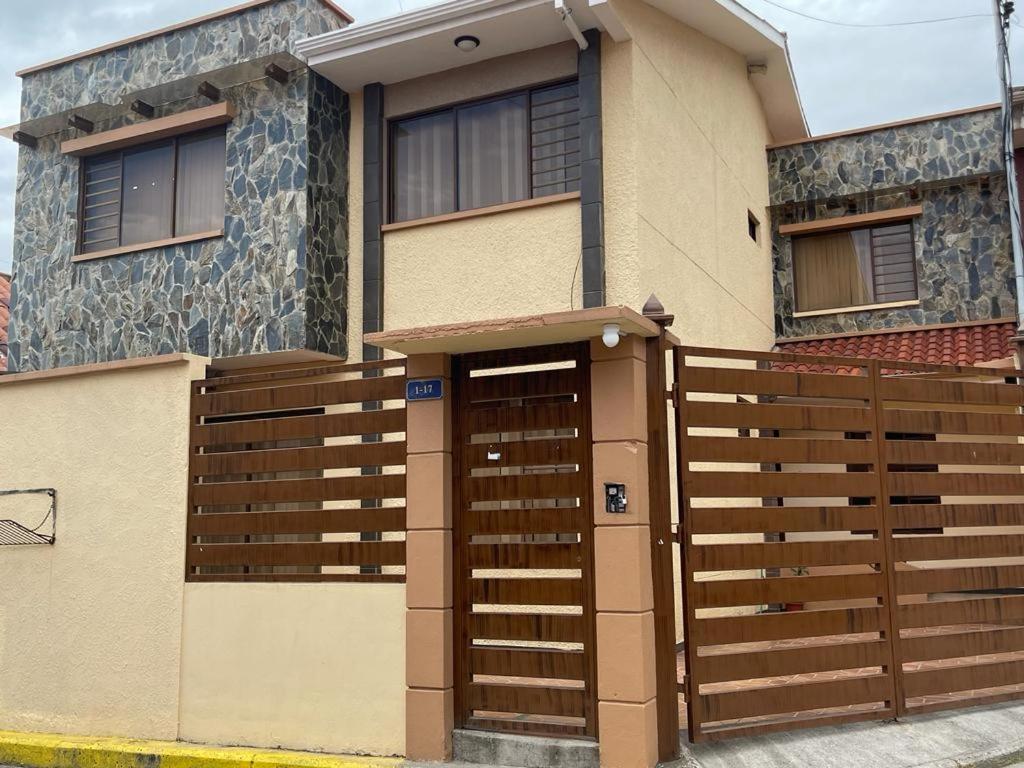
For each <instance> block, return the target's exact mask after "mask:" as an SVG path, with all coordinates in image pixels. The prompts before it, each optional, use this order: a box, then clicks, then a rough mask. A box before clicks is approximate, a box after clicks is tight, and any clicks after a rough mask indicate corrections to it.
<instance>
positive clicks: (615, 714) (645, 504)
mask: <svg viewBox="0 0 1024 768" xmlns="http://www.w3.org/2000/svg"><path fill="white" fill-rule="evenodd" d="M590 350H591V361H592V363H591V408H592V417H593V418H592V422H593V439H594V446H593V457H594V525H595V529H594V573H595V598H596V608H597V697H598V740H599V742H600V749H601V765H602V766H603V768H652V766H655V765H656V764H657V762H658V717H657V704H656V695H657V682H656V675H655V667H656V664H655V640H654V586H653V580H652V576H651V534H650V502H649V494H648V488H649V472H648V465H647V461H648V458H647V384H646V382H647V374H646V349H645V344H644V339H642V338H639V337H637V336H634V335H629V336H626V337H625V338H623V339H622V340H621V341H620V343H619V344H618V346H616V347H614V348H613V349H608V348H607V347H605V346H604V344H603V343H602V341H601V340H600V339H594V340H592V341H591V346H590ZM606 482H617V483H625V485H626V498H627V507H626V512H625V513H608V512H606V511H605V490H604V484H605V483H606Z"/></svg>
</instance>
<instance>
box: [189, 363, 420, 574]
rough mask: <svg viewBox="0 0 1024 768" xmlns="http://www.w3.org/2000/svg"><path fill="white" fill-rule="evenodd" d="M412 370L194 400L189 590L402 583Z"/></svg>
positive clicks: (372, 366)
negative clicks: (201, 584) (197, 585)
mask: <svg viewBox="0 0 1024 768" xmlns="http://www.w3.org/2000/svg"><path fill="white" fill-rule="evenodd" d="M405 380H406V379H405V361H404V360H387V361H376V362H368V363H355V364H332V365H324V366H318V367H308V368H296V369H290V370H279V371H270V372H265V373H250V374H241V375H235V376H222V377H217V378H211V379H206V380H204V381H198V382H195V383H194V384H193V391H192V415H191V418H192V424H191V441H190V442H191V444H190V451H189V484H190V485H189V515H188V540H187V559H186V579H187V580H189V581H404V580H405V458H406V445H405V401H404V398H405Z"/></svg>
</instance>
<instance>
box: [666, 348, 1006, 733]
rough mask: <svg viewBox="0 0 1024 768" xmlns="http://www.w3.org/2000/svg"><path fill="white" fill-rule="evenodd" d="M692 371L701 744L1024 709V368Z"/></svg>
mask: <svg viewBox="0 0 1024 768" xmlns="http://www.w3.org/2000/svg"><path fill="white" fill-rule="evenodd" d="M675 373H676V381H677V383H676V390H675V395H674V399H675V403H676V406H677V407H676V409H675V410H676V438H677V457H676V459H677V474H678V478H677V481H678V483H679V486H678V487H679V498H680V500H681V505H680V508H681V524H680V526H679V530H678V541H679V543H680V544H681V550H682V551H681V561H682V564H683V566H682V569H681V570H682V573H681V581H682V585H681V593H682V600H683V616H684V625H685V644H684V647H685V661H684V663H682V664H680V666H681V667H682V668H684V669H685V671H684V676H683V678H682V680H681V684H680V689H681V691H682V692H683V694H684V696H685V704H686V719H687V728H688V731H689V735H690V739H691V740H693V741H701V740H707V739H717V738H723V737H727V736H737V735H748V734H752V733H764V732H770V731H776V730H785V729H791V728H796V727H805V726H811V725H832V724H836V723H842V722H850V721H856V720H867V719H883V718H891V717H900V716H903V715H907V714H914V713H918V712H927V711H933V710H936V709H946V708H955V707H963V706H970V705H974V704H978V703H988V702H994V701H1001V700H1005V699H1010V698H1018V697H1024V474H1022V467H1024V444H1022V436H1024V416H1022V415H1021V412H1020V409H1021V406H1022V405H1024V388H1022V387H1020V386H1019V384H1018V381H1019V379H1018V378H1016V377H1018V376H1021V375H1024V374H1020V373H1019V372H1017V371H1012V370H1007V369H981V368H971V369H968V368H954V367H944V366H929V365H920V364H914V363H899V362H888V361H884V362H882V361H873V360H857V359H844V358H825V357H805V356H795V355H787V354H777V353H755V352H738V351H734V350H718V349H702V348H688V347H679V348H677V349H676V350H675ZM1008 377H1010V378H1008ZM659 661H662V662H663V661H664V659H661V660H659Z"/></svg>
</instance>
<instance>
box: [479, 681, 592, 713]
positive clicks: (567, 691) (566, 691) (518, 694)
mask: <svg viewBox="0 0 1024 768" xmlns="http://www.w3.org/2000/svg"><path fill="white" fill-rule="evenodd" d="M466 693H467V696H468V698H469V702H468V703H469V706H470V708H472V709H474V710H480V711H486V712H513V713H517V714H527V715H558V716H561V717H583V705H584V697H585V692H584V690H583V689H582V688H553V687H549V686H539V685H512V684H508V683H470V684H469V686H468V689H467V691H466Z"/></svg>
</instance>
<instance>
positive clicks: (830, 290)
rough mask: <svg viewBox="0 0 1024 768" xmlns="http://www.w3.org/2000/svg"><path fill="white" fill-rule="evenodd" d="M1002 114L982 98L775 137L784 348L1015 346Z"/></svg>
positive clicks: (972, 356) (893, 355) (993, 354)
mask: <svg viewBox="0 0 1024 768" xmlns="http://www.w3.org/2000/svg"><path fill="white" fill-rule="evenodd" d="M1000 121H1001V117H1000V111H999V109H998V108H997V107H994V106H986V107H981V108H977V109H969V110H963V111H960V112H956V113H951V114H944V115H934V116H925V117H920V118H916V119H913V120H908V121H904V122H900V123H894V124H889V125H883V126H874V127H868V128H863V129H857V130H852V131H847V132H843V133H839V134H833V135H828V136H820V137H814V138H813V139H810V140H807V141H791V142H783V143H776V144H775V145H773V146H772V147H770V148H769V163H770V164H771V169H772V171H771V187H772V201H771V207H772V222H773V224H772V238H773V251H774V259H775V311H776V316H775V327H776V332H777V334H778V348H779V349H780V350H782V351H786V352H797V353H800V352H803V353H810V354H824V355H830V354H831V355H840V356H842V355H846V356H853V357H871V358H885V359H895V360H914V361H917V362H922V363H924V362H929V363H946V364H960V365H972V364H975V365H981V364H987V363H993V362H997V361H1005V360H1006V359H1007V358H1010V357H1012V356H1013V355H1014V353H1015V351H1016V349H1015V344H1014V337H1015V336H1016V332H1017V325H1016V312H1017V307H1016V301H1015V290H1014V269H1013V260H1012V254H1011V248H1010V237H1011V234H1010V221H1009V216H1010V210H1009V207H1008V205H1007V185H1006V177H1005V173H1004V170H1003V162H1002V160H1001V158H1000V154H1001V152H1002V149H1001V148H1002V137H1001V124H1000Z"/></svg>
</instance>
